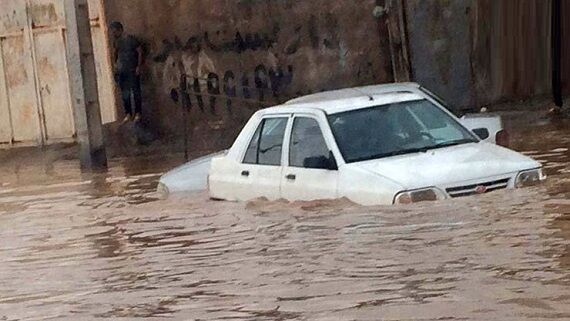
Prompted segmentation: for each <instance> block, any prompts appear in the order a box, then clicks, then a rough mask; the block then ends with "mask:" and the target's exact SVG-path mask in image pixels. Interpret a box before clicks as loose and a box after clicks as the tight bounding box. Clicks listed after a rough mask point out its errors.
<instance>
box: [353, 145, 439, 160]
mask: <svg viewBox="0 0 570 321" xmlns="http://www.w3.org/2000/svg"><path fill="white" fill-rule="evenodd" d="M427 151H428V150H427V149H426V148H409V149H402V150H396V151H393V152H388V153H382V154H375V155H370V156H366V157H361V158H357V159H354V160H351V161H350V162H351V163H358V162H364V161H368V160H372V159H380V158H386V157H392V156H399V155H406V154H415V153H426V152H427Z"/></svg>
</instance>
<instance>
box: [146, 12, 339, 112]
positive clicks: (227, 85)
mask: <svg viewBox="0 0 570 321" xmlns="http://www.w3.org/2000/svg"><path fill="white" fill-rule="evenodd" d="M339 29H340V28H339V24H338V21H337V19H336V18H335V17H334V16H333V15H331V14H328V15H325V16H324V17H320V18H319V17H316V16H315V15H311V16H309V17H308V19H307V21H305V22H304V23H300V24H298V25H294V26H290V27H289V28H288V30H283V29H282V28H281V27H280V26H279V24H277V23H275V24H273V25H272V26H270V27H269V28H267V30H259V31H255V32H243V31H240V30H233V29H227V30H217V31H215V32H212V31H204V32H201V33H196V34H193V35H190V36H188V37H187V38H184V39H181V38H180V37H178V36H175V37H173V38H170V39H164V40H163V41H162V44H161V46H160V49H159V50H158V51H157V52H156V53H155V54H154V55H153V57H152V60H153V61H154V63H155V65H157V66H158V67H159V68H157V74H158V76H159V77H161V78H162V80H163V81H162V83H163V84H164V85H163V86H164V88H163V89H164V91H166V92H167V93H168V95H169V96H170V98H171V99H172V100H173V101H174V102H176V103H182V104H183V105H184V106H187V107H189V108H193V107H196V108H197V109H198V110H200V111H202V112H209V113H212V114H216V113H217V112H218V111H219V109H220V106H222V107H223V108H225V109H226V111H227V112H228V113H231V112H232V109H233V107H234V106H233V105H234V101H237V100H245V101H255V102H258V103H259V104H260V105H268V104H270V103H278V102H281V101H282V100H283V99H284V98H288V97H290V96H291V94H292V93H291V92H289V89H290V86H291V85H292V84H293V83H294V80H295V72H296V71H297V70H302V69H303V68H306V66H295V64H294V62H292V61H293V60H294V58H295V57H296V56H297V55H301V54H303V53H305V52H306V50H318V51H320V52H321V53H322V52H326V51H334V52H340V53H341V54H339V56H340V60H341V61H340V62H339V64H340V65H342V66H344V65H345V64H346V62H345V60H344V59H345V57H346V55H347V54H348V52H347V50H346V48H344V47H343V46H342V43H341V41H340V39H339V31H340V30H339ZM303 50H305V51H304V52H302V51H303ZM228 57H229V58H228ZM232 57H233V60H232ZM244 65H246V66H244ZM309 92H311V90H310V89H307V91H306V92H304V93H309ZM295 94H298V93H295ZM220 102H223V104H222V103H220ZM218 104H219V105H220V106H218Z"/></svg>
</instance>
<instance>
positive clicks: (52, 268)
mask: <svg viewBox="0 0 570 321" xmlns="http://www.w3.org/2000/svg"><path fill="white" fill-rule="evenodd" d="M532 121H533V122H535V123H536V120H532ZM521 123H522V125H521ZM512 140H513V142H512V143H513V144H512V145H513V147H514V148H515V149H516V150H519V151H522V152H524V153H525V154H527V155H529V156H532V157H534V158H536V159H538V160H540V161H541V162H543V163H544V166H545V168H546V172H547V174H548V175H549V180H548V181H547V183H546V184H544V185H542V186H539V187H536V188H530V189H523V190H516V191H500V192H496V193H491V194H487V195H483V196H480V197H470V198H461V199H456V200H451V201H445V202H439V203H427V204H420V205H417V206H406V207H372V208H365V207H359V206H355V205H352V204H350V203H348V202H346V201H342V200H341V201H331V202H313V203H295V204H285V203H280V202H263V201H257V202H251V203H249V204H237V203H226V202H211V201H209V200H207V198H206V196H205V195H195V196H191V197H185V198H180V197H178V198H175V199H169V200H159V199H158V195H156V194H155V192H154V190H155V188H156V184H157V179H158V177H159V176H160V175H161V173H162V172H164V171H165V170H167V169H169V168H172V167H173V166H175V165H176V164H179V163H180V158H181V157H180V156H179V155H176V156H173V157H172V159H169V160H166V161H165V160H163V159H160V158H154V159H153V158H149V159H137V160H132V159H118V160H114V161H113V162H111V168H110V170H109V171H108V172H106V173H101V174H92V175H82V174H80V172H79V170H78V168H77V164H76V162H75V161H59V162H56V163H55V164H53V166H49V167H48V168H46V167H43V166H36V167H34V166H30V167H29V168H27V167H22V168H17V169H16V168H12V167H11V168H3V169H2V173H3V175H5V176H4V177H3V179H2V180H1V181H0V226H1V228H0V238H1V242H0V320H2V321H5V320H44V319H53V320H93V319H100V320H106V319H125V320H129V319H145V318H148V319H155V320H548V319H551V320H570V150H569V148H570V124H569V123H568V122H566V123H562V122H561V123H550V122H547V121H544V122H538V124H537V125H535V126H533V127H530V128H529V127H527V126H525V122H524V121H521V122H520V123H519V125H517V127H516V129H515V130H514V131H513V133H512ZM157 164H158V165H157Z"/></svg>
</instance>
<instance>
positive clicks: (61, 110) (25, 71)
mask: <svg viewBox="0 0 570 321" xmlns="http://www.w3.org/2000/svg"><path fill="white" fill-rule="evenodd" d="M0 1H1V2H2V4H1V6H2V10H1V11H0V144H2V143H10V144H14V143H16V144H20V143H21V144H50V143H56V142H61V141H72V140H74V136H75V126H74V120H73V110H72V107H71V101H70V93H69V80H68V74H67V59H66V50H65V41H66V30H65V12H64V9H63V0H0ZM100 1H101V0H90V9H91V26H92V30H93V40H94V42H93V43H94V49H95V57H96V65H97V73H98V78H99V93H100V101H101V111H102V116H103V120H104V122H112V121H115V120H116V115H115V110H116V108H115V96H114V84H113V79H112V75H111V68H110V56H109V55H108V47H107V45H106V44H107V41H106V34H105V30H104V28H102V25H103V26H104V23H101V20H102V19H103V18H102V17H101V16H102V14H101V12H102V7H101V4H100Z"/></svg>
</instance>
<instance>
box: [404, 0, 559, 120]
mask: <svg viewBox="0 0 570 321" xmlns="http://www.w3.org/2000/svg"><path fill="white" fill-rule="evenodd" d="M563 2H564V1H563ZM406 6H407V18H408V32H409V39H410V51H411V61H412V69H413V72H414V80H416V81H418V82H420V83H422V84H425V85H426V86H428V87H430V88H432V89H433V91H435V92H437V93H438V94H440V95H441V96H443V97H444V98H445V99H446V100H448V101H449V102H450V104H451V105H452V107H454V108H458V109H463V108H465V109H468V108H473V107H480V106H483V105H487V104H492V103H496V102H500V101H503V100H514V99H525V98H529V97H531V96H534V95H542V94H549V93H550V90H551V37H550V34H551V9H550V8H551V1H550V0H409V1H406ZM566 7H567V8H566V9H565V10H566V11H568V9H570V6H566ZM566 11H565V12H566ZM563 20H564V19H563ZM566 28H567V29H570V28H568V26H567V27H566ZM567 34H568V33H567ZM565 39H570V38H565ZM565 42H566V44H567V45H566V47H567V48H568V46H570V45H569V44H570V41H565ZM567 52H569V53H570V50H567ZM565 57H568V54H566V55H565ZM567 65H570V64H567ZM566 68H567V69H570V67H566ZM565 74H566V75H567V74H569V73H565ZM566 78H568V76H566ZM566 83H567V82H566Z"/></svg>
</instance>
